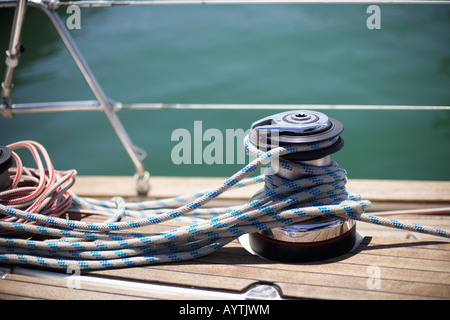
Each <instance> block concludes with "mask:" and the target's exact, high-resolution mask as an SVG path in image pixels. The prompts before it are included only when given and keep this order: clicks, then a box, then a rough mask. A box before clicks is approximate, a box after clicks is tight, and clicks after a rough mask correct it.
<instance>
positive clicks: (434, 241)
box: [0, 177, 450, 299]
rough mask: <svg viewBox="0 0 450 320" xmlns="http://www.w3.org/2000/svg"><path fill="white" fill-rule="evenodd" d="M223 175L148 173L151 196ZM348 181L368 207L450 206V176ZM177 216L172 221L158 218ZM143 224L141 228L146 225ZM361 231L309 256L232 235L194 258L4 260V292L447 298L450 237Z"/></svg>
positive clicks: (235, 198)
mask: <svg viewBox="0 0 450 320" xmlns="http://www.w3.org/2000/svg"><path fill="white" fill-rule="evenodd" d="M222 180H223V179H222V178H169V177H153V178H152V180H151V185H152V187H151V190H150V194H149V196H151V197H154V198H164V197H169V196H175V195H180V194H187V193H190V192H194V191H199V190H205V189H208V188H209V187H212V186H215V185H217V184H218V183H220V182H221V181H222ZM134 187H135V186H134V181H133V179H132V178H130V177H79V178H77V183H76V184H75V186H74V187H73V189H72V190H73V191H74V192H75V193H76V194H78V195H80V196H89V197H96V198H108V197H111V196H116V195H119V196H122V197H124V198H127V199H131V200H132V199H134V198H136V196H135V191H134ZM258 189H259V188H258V187H257V186H254V187H249V188H247V189H245V190H244V191H243V190H242V189H240V190H237V191H236V190H235V191H229V192H226V193H225V194H224V195H223V196H222V197H221V198H220V199H219V200H217V201H216V203H217V202H222V203H227V204H236V203H243V202H244V201H246V200H248V198H249V197H251V195H252V194H254V193H255V192H256V191H257V190H258ZM347 189H348V190H349V191H350V192H359V193H361V194H362V196H363V198H364V199H368V200H371V201H372V202H373V207H372V209H371V210H394V209H395V210H401V209H421V208H428V207H432V208H437V207H449V206H450V182H435V181H434V182H431V181H430V182H429V181H382V180H350V181H349V183H348V185H347ZM89 219H93V218H92V217H90V218H89ZM396 219H399V220H402V221H408V222H414V223H418V224H423V225H429V226H435V227H440V228H443V229H446V230H450V215H445V214H434V215H403V216H398V217H396ZM175 225H176V223H175V222H172V221H170V222H167V223H166V224H165V225H161V226H160V227H161V228H168V227H170V228H173V227H174V226H175ZM149 228H150V227H149ZM139 231H142V232H145V228H142V229H140V230H139ZM147 231H149V229H148V230H147ZM154 231H155V229H154V227H152V232H154ZM357 232H358V234H359V235H360V236H361V237H362V241H361V243H360V245H359V246H358V247H357V248H356V249H355V250H354V251H352V252H351V253H348V254H346V255H345V256H342V257H339V258H336V259H332V260H327V261H323V262H320V263H310V264H305V263H304V264H284V263H278V262H272V261H268V260H264V259H262V258H260V257H258V256H256V255H253V254H251V253H249V252H248V251H247V250H246V249H245V248H244V247H243V246H242V245H241V243H240V242H239V241H238V240H236V241H234V242H232V243H230V244H228V245H227V246H225V247H224V248H222V249H220V250H218V251H216V252H214V253H213V254H211V255H209V256H206V257H202V258H199V259H196V260H192V261H186V262H177V263H170V264H159V265H152V266H146V267H135V268H122V269H113V270H99V271H89V272H82V275H81V277H74V276H73V275H72V274H71V273H70V274H66V273H58V272H54V271H51V270H38V269H31V268H29V267H22V266H18V267H11V266H5V265H4V266H2V267H3V268H2V269H1V270H2V278H3V279H2V280H0V298H1V299H245V298H249V297H252V298H265V297H266V298H274V297H277V298H278V297H279V298H282V299H304V298H306V299H450V241H448V240H447V239H444V238H439V237H435V236H431V235H424V234H418V233H412V232H409V231H403V230H397V229H390V228H386V227H381V226H376V225H372V224H366V223H362V222H358V223H357ZM258 285H259V286H260V287H258ZM263 285H265V286H264V287H263ZM255 287H257V288H259V289H261V288H265V289H266V290H259V291H258V290H255V289H254V288H255ZM252 289H253V290H252Z"/></svg>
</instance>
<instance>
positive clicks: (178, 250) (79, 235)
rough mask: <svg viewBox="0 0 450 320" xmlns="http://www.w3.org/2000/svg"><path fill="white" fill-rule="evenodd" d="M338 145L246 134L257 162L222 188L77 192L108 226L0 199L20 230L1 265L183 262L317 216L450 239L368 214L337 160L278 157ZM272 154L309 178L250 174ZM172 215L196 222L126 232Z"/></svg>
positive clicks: (11, 225) (12, 227)
mask: <svg viewBox="0 0 450 320" xmlns="http://www.w3.org/2000/svg"><path fill="white" fill-rule="evenodd" d="M334 142H335V140H334V139H331V140H329V141H325V142H322V143H316V144H309V145H302V146H301V147H292V146H285V147H278V148H275V149H273V150H271V151H269V152H267V153H264V152H261V151H260V150H258V149H256V148H255V147H253V146H252V145H251V144H250V143H249V141H248V139H246V140H245V147H246V150H247V152H248V153H249V154H251V155H254V156H255V157H256V159H255V160H253V161H252V162H250V163H249V164H248V165H247V166H245V167H244V168H243V169H241V170H240V171H238V172H237V173H236V174H234V175H233V176H232V177H230V178H229V179H227V180H226V181H224V183H222V184H221V185H219V186H217V187H215V188H213V189H211V190H208V191H206V192H199V193H195V194H191V195H187V196H180V197H175V198H171V199H163V200H154V201H145V202H137V203H126V202H125V201H124V200H123V199H121V198H113V199H111V200H109V201H103V200H96V199H88V198H82V197H78V196H76V195H74V194H72V208H71V209H70V212H73V211H78V212H80V213H95V214H102V215H105V216H107V219H106V220H105V222H101V223H94V222H83V221H76V220H68V219H64V218H58V217H51V216H48V215H43V214H40V213H32V212H27V211H26V210H21V209H18V208H14V207H11V206H6V205H2V204H0V213H2V214H4V215H6V216H7V217H15V218H17V219H19V220H17V221H5V220H3V221H0V231H3V232H14V233H13V235H15V236H9V237H6V236H2V237H0V262H2V263H7V264H29V265H37V266H41V267H42V266H43V267H48V268H63V269H66V268H68V267H69V266H71V267H73V266H77V267H79V268H80V269H104V268H118V267H126V266H140V265H149V264H154V263H161V262H171V261H183V260H188V259H195V258H198V257H202V256H204V255H207V254H209V253H211V252H214V251H216V250H217V249H219V248H221V247H223V246H224V245H226V244H227V243H229V242H230V241H233V240H234V239H236V238H238V237H240V236H241V235H243V234H245V233H252V232H256V231H260V230H265V229H269V228H274V227H280V226H284V225H289V224H293V223H298V222H300V221H302V220H304V219H309V218H311V217H315V216H318V215H330V216H341V217H350V218H351V219H355V220H360V221H365V222H370V223H376V224H380V225H385V226H390V227H395V228H399V229H406V230H411V231H417V232H424V233H428V234H434V235H438V236H443V237H449V235H448V233H447V232H446V231H444V230H439V229H436V228H431V227H424V226H419V225H415V224H405V223H402V222H399V221H396V220H392V219H386V218H381V217H376V216H371V215H367V214H365V213H364V210H365V208H366V207H368V206H370V202H369V201H364V200H361V199H360V197H359V196H358V195H355V194H348V193H347V192H346V190H345V183H346V173H345V171H344V170H342V169H340V168H339V167H338V165H337V164H336V163H335V162H332V164H331V165H330V166H327V167H314V166H307V165H295V164H293V163H290V162H289V161H286V160H283V159H280V158H278V157H279V156H281V155H285V154H288V153H293V152H303V151H309V150H317V149H320V148H325V147H328V146H330V145H331V144H333V143H334ZM273 159H277V161H280V165H281V166H283V167H284V168H288V169H289V168H291V169H290V170H296V172H303V173H305V174H306V176H305V177H303V178H301V179H299V180H297V181H288V180H285V179H282V178H280V177H278V176H276V175H266V176H265V177H263V176H258V177H255V178H247V177H248V176H249V175H250V174H251V173H252V172H254V171H255V170H256V169H257V168H259V167H261V166H262V165H264V164H268V163H269V162H270V161H271V160H273ZM263 181H265V188H264V192H263V193H261V194H259V195H257V196H255V197H254V198H253V199H252V200H251V201H249V202H248V203H246V204H244V205H241V206H236V207H229V208H201V206H203V205H204V204H206V203H208V202H210V201H211V200H213V199H215V198H217V197H218V196H220V195H221V194H222V193H223V192H225V191H227V190H228V189H230V188H239V187H245V186H247V185H249V184H253V183H261V182H263ZM0 200H1V198H0ZM293 205H295V206H294V209H292V206H293ZM170 207H175V208H170ZM172 219H178V220H181V221H189V224H187V225H184V226H182V227H179V228H174V229H170V230H167V231H164V232H161V233H152V234H142V233H137V232H128V233H127V232H124V230H127V229H131V230H136V229H137V228H140V227H144V226H149V225H154V224H160V223H163V222H166V221H169V220H172ZM24 221H27V222H34V224H31V223H24ZM23 234H38V235H41V236H43V237H44V238H46V240H43V241H40V240H27V239H24V238H22V237H21V235H23ZM5 235H8V233H5Z"/></svg>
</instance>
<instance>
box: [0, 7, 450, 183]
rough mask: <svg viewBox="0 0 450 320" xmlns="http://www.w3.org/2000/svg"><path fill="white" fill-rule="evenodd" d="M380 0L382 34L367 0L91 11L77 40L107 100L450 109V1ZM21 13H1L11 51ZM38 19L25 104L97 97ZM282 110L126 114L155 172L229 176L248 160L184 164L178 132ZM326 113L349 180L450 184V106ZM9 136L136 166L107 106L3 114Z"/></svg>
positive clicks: (62, 154) (22, 96)
mask: <svg viewBox="0 0 450 320" xmlns="http://www.w3.org/2000/svg"><path fill="white" fill-rule="evenodd" d="M380 8H381V29H379V30H369V29H368V28H367V27H366V20H367V18H368V17H369V15H368V14H367V13H366V9H367V6H365V5H259V6H258V5H211V6H206V5H197V6H188V5H185V6H183V5H180V6H151V7H120V8H119V7H116V8H107V9H98V8H96V9H94V8H83V9H82V10H81V29H80V30H72V31H71V34H72V36H73V37H74V39H75V40H76V42H77V44H78V46H79V48H80V50H81V51H82V52H83V54H84V56H85V58H86V60H87V61H88V63H89V65H90V67H91V69H92V70H93V72H94V73H95V75H96V77H97V79H98V81H99V82H100V84H101V85H102V87H103V89H104V91H105V92H106V94H107V95H108V96H109V97H110V98H112V99H114V100H116V101H120V102H123V103H140V102H165V103H243V104H247V103H250V104H252V103H261V104H296V103H298V104H373V105H444V106H445V105H447V106H448V105H450V5H408V6H405V5H403V6H401V5H384V6H380ZM59 12H60V13H61V17H62V18H63V20H64V21H65V20H66V19H67V18H68V17H69V15H68V14H66V13H65V12H64V10H59ZM12 16H13V10H12V9H1V10H0V52H4V51H5V50H6V49H7V46H8V41H9V31H10V26H11V23H12ZM26 18H27V20H26V22H25V25H24V35H23V37H22V42H23V43H24V44H25V45H26V47H27V50H26V52H25V53H24V54H23V55H22V57H21V60H20V64H19V67H18V68H17V70H16V72H15V75H14V76H15V77H14V83H15V88H14V91H13V95H12V99H13V102H15V103H21V102H43V101H65V100H79V99H81V100H85V99H93V95H92V94H91V93H90V91H89V89H88V87H87V85H86V84H85V82H84V80H83V79H82V77H81V75H80V73H79V71H78V70H77V68H76V66H75V64H74V63H73V62H72V61H71V60H70V56H69V54H68V53H67V51H66V50H65V48H64V46H63V44H62V43H61V42H60V41H59V39H58V35H57V34H56V32H55V31H54V30H53V27H52V25H51V24H50V23H49V22H48V20H47V18H46V17H45V15H44V14H43V13H41V12H39V11H37V10H36V9H34V8H30V9H29V10H28V11H27V16H26ZM3 72H4V66H3V65H2V66H1V67H0V74H1V75H2V77H3ZM276 112H279V111H274V110H261V111H249V110H208V111H198V110H152V111H150V110H147V111H131V110H122V111H120V112H119V117H120V119H121V120H122V122H123V124H124V126H125V128H126V129H127V131H128V133H129V135H130V137H131V138H132V140H133V142H134V143H135V144H137V145H138V146H140V147H142V148H143V149H145V150H146V151H147V153H148V156H147V158H146V160H145V165H146V168H147V169H148V170H149V171H150V173H151V174H152V175H181V176H228V175H230V174H232V173H233V172H235V171H236V170H238V169H239V168H241V167H242V165H241V164H234V165H230V164H216V165H206V164H202V165H194V164H191V165H175V164H173V162H172V160H171V150H172V148H173V147H174V146H175V145H176V144H177V142H174V141H171V134H172V132H173V131H174V130H176V129H178V128H185V129H187V130H189V131H190V132H193V127H194V125H193V124H194V121H196V120H201V121H203V123H202V124H203V130H204V131H206V130H207V129H209V128H217V129H219V130H220V131H221V132H223V133H224V135H225V131H226V129H238V128H242V129H244V130H246V129H248V127H249V126H250V124H251V123H252V122H253V121H255V120H257V119H259V118H262V117H264V116H267V115H270V114H273V113H276ZM324 112H325V113H327V114H328V115H329V116H332V117H334V118H337V119H339V120H340V121H341V122H343V124H344V126H345V130H344V133H343V135H342V136H343V138H344V140H345V147H344V149H342V150H341V151H339V152H338V153H337V154H336V155H335V156H334V159H335V160H336V161H337V162H338V163H339V164H340V166H341V167H343V168H345V169H346V170H347V171H348V175H349V177H350V178H361V179H362V178H363V179H424V180H450V170H449V163H450V111H448V110H447V111H374V110H358V111H355V110H341V111H324ZM0 138H1V139H0V142H1V144H8V143H11V142H14V141H18V140H22V139H32V140H36V141H39V142H40V143H42V144H43V145H44V146H45V147H46V148H47V150H48V151H49V153H50V156H51V157H52V159H53V161H54V165H55V167H56V168H58V169H72V168H75V169H77V170H78V172H79V174H87V175H103V174H108V175H122V174H126V175H129V174H133V173H134V168H133V166H132V164H131V162H130V160H129V158H128V156H127V154H126V153H125V151H124V149H123V148H122V146H121V144H120V142H119V140H118V139H117V137H116V136H115V134H114V132H113V130H112V128H111V126H110V125H109V123H108V121H107V120H106V117H105V116H104V114H103V113H101V112H79V113H76V112H73V113H49V114H31V115H16V116H15V117H14V118H12V119H5V118H0ZM207 145H208V142H205V143H204V147H205V146H207ZM239 147H240V144H239V145H237V146H236V148H239Z"/></svg>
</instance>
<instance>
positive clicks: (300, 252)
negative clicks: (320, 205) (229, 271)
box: [248, 217, 358, 263]
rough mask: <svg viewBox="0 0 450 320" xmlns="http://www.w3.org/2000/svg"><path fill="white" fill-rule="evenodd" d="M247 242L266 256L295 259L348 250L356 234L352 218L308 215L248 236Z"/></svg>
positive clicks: (330, 255)
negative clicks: (306, 217) (290, 224)
mask: <svg viewBox="0 0 450 320" xmlns="http://www.w3.org/2000/svg"><path fill="white" fill-rule="evenodd" d="M248 237H249V238H248V241H249V246H250V248H251V250H252V251H253V252H254V253H256V254H257V255H259V256H261V257H263V258H266V259H268V260H273V261H279V262H288V263H296V262H297V263H298V262H317V261H323V260H327V259H332V258H336V257H339V256H342V255H344V254H346V253H348V252H350V251H351V250H352V249H353V248H354V247H355V246H356V244H357V239H358V235H357V233H356V224H355V222H354V221H353V220H345V221H342V220H330V219H324V218H321V217H320V219H319V218H318V219H311V220H309V221H308V222H305V223H302V224H296V225H293V226H287V227H283V228H274V229H270V230H265V231H262V232H257V233H252V234H250V235H249V236H248Z"/></svg>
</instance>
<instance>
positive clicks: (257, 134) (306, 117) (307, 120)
mask: <svg viewBox="0 0 450 320" xmlns="http://www.w3.org/2000/svg"><path fill="white" fill-rule="evenodd" d="M343 130H344V126H343V125H342V123H341V122H340V121H338V120H336V119H333V118H329V117H328V116H327V115H325V114H323V113H321V112H317V111H312V110H294V111H287V112H281V113H277V114H274V115H271V116H268V117H265V118H262V119H260V120H258V121H255V122H254V123H253V124H252V125H251V127H250V134H249V139H250V142H251V143H253V144H254V145H255V146H264V147H265V146H267V147H271V146H272V147H273V146H274V145H285V144H302V143H313V142H319V141H324V140H327V139H331V138H333V137H336V136H338V135H339V134H341V132H342V131H343Z"/></svg>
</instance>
